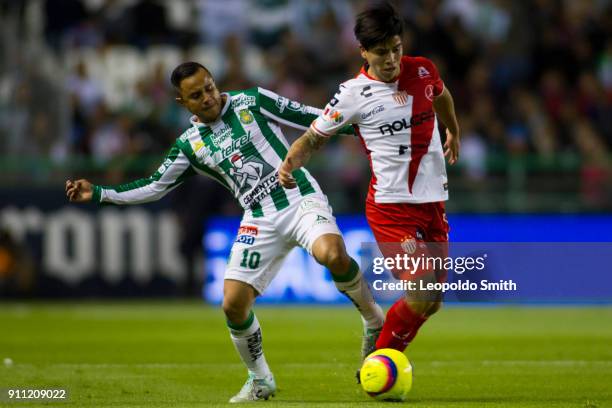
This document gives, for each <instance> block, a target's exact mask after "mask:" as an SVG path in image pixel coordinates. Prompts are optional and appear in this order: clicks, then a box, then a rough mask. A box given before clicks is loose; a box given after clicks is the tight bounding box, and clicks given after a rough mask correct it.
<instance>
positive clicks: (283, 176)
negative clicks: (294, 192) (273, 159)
mask: <svg viewBox="0 0 612 408" xmlns="http://www.w3.org/2000/svg"><path fill="white" fill-rule="evenodd" d="M292 168H293V166H291V164H290V161H289V159H285V160H284V161H283V163H282V164H281V166H280V168H279V169H278V181H279V182H280V184H281V186H283V187H285V188H296V187H297V183H296V182H295V179H294V178H293V175H292V174H291V171H292Z"/></svg>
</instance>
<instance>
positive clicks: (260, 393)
mask: <svg viewBox="0 0 612 408" xmlns="http://www.w3.org/2000/svg"><path fill="white" fill-rule="evenodd" d="M275 392H276V382H275V381H274V376H273V375H272V374H270V375H268V376H267V377H265V378H255V374H253V373H249V378H247V380H246V382H245V383H244V385H243V386H242V388H241V389H240V391H239V392H238V394H236V395H234V396H233V397H232V398H230V400H229V402H231V403H240V402H254V401H261V400H267V399H268V398H270V397H272V396H274V393H275Z"/></svg>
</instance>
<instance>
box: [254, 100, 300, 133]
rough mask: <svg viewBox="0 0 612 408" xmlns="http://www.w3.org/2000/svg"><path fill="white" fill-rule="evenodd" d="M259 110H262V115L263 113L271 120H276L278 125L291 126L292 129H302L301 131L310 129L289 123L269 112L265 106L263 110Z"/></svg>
mask: <svg viewBox="0 0 612 408" xmlns="http://www.w3.org/2000/svg"><path fill="white" fill-rule="evenodd" d="M259 110H260V112H261V113H263V114H264V115H266V116H267V117H269V118H270V119H273V120H275V121H276V122H278V123H282V124H283V125H286V126H290V127H292V128H294V129H300V130H306V129H308V126H302V125H300V124H298V123H294V122H290V121H288V120H286V119H283V118H279V117H278V116H276V115H275V114H273V113H272V112H270V111H268V110H267V109H266V108H264V107H263V106H262V107H261V108H259Z"/></svg>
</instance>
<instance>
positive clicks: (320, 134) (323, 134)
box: [310, 122, 333, 137]
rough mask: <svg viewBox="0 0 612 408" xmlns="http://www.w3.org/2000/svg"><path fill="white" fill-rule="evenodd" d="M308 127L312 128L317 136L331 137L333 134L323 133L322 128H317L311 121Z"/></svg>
mask: <svg viewBox="0 0 612 408" xmlns="http://www.w3.org/2000/svg"><path fill="white" fill-rule="evenodd" d="M310 129H312V130H313V131H314V132H315V133H316V134H318V135H319V136H323V137H332V136H333V134H331V133H325V132H323V131H322V130H319V129H317V127H316V126H315V122H312V124H311V125H310Z"/></svg>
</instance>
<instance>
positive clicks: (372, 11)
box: [354, 2, 404, 50]
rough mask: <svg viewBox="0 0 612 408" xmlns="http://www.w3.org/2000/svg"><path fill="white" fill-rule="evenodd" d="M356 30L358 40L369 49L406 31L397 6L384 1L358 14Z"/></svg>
mask: <svg viewBox="0 0 612 408" xmlns="http://www.w3.org/2000/svg"><path fill="white" fill-rule="evenodd" d="M354 32H355V37H357V41H359V43H360V44H361V46H362V47H363V48H365V49H366V50H368V49H370V48H371V47H372V46H374V45H376V44H378V43H380V42H382V41H387V40H388V39H390V38H391V37H393V36H396V35H399V36H401V35H402V33H403V32H404V25H403V23H402V19H401V17H400V16H399V14H398V12H397V11H396V10H395V8H394V7H393V6H392V5H391V4H389V3H388V2H383V3H378V4H376V5H374V6H371V7H369V8H367V9H365V10H364V11H362V12H361V13H359V14H358V15H357V21H356V22H355V29H354Z"/></svg>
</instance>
